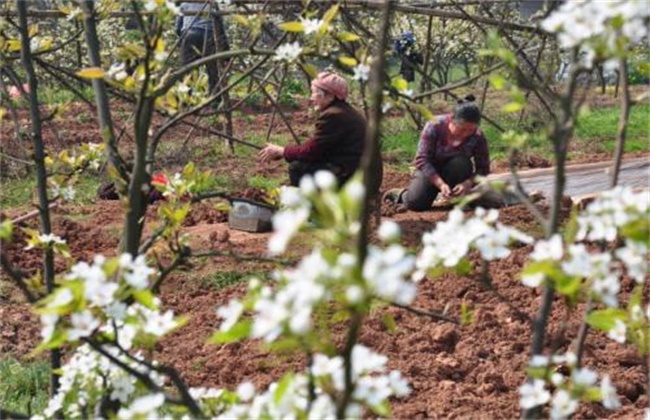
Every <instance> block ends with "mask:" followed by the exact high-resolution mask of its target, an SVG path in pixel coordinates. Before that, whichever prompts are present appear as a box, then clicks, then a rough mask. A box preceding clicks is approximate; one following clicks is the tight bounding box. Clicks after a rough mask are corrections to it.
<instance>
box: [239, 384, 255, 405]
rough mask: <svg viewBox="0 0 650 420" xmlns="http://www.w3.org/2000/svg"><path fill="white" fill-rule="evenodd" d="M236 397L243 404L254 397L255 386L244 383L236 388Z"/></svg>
mask: <svg viewBox="0 0 650 420" xmlns="http://www.w3.org/2000/svg"><path fill="white" fill-rule="evenodd" d="M237 396H238V397H239V398H240V399H241V400H242V401H244V402H246V401H250V400H252V399H253V397H254V396H255V385H253V383H252V382H244V383H241V384H239V386H238V387H237Z"/></svg>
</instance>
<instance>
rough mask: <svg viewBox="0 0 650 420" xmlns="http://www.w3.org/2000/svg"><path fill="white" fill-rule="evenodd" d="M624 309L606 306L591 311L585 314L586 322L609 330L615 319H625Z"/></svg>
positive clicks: (598, 328)
mask: <svg viewBox="0 0 650 420" xmlns="http://www.w3.org/2000/svg"><path fill="white" fill-rule="evenodd" d="M625 318H626V314H625V311H624V310H622V309H618V308H607V309H601V310H597V311H593V312H591V313H590V314H589V315H587V323H588V324H589V325H591V326H592V327H593V328H596V329H597V330H601V331H610V330H611V329H612V328H614V326H615V325H616V320H620V321H625Z"/></svg>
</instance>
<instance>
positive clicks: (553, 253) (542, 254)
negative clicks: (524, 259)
mask: <svg viewBox="0 0 650 420" xmlns="http://www.w3.org/2000/svg"><path fill="white" fill-rule="evenodd" d="M562 255H563V250H562V237H561V236H560V235H558V234H555V235H553V236H551V237H550V238H549V239H548V240H540V241H538V242H537V243H536V244H535V248H534V249H533V252H532V253H531V254H530V258H531V259H532V260H534V261H543V260H552V261H558V260H561V259H562Z"/></svg>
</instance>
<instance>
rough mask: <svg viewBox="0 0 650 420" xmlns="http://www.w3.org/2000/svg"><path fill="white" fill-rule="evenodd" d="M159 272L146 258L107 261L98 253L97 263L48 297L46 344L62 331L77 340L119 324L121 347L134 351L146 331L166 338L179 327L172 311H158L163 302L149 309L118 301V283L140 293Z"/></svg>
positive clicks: (78, 267) (80, 266)
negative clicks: (58, 331)
mask: <svg viewBox="0 0 650 420" xmlns="http://www.w3.org/2000/svg"><path fill="white" fill-rule="evenodd" d="M113 267H116V268H115V270H116V273H114V276H112V275H111V276H109V275H107V272H109V271H110V270H113V269H114V268H113ZM154 273H155V270H153V269H152V268H150V267H148V266H147V264H146V262H145V260H144V257H143V256H138V257H137V258H135V259H133V257H132V256H131V255H130V254H123V255H122V256H121V257H119V258H118V259H116V260H106V259H105V258H104V257H103V256H101V255H98V256H96V257H95V259H94V261H93V263H92V264H88V263H86V262H80V263H77V264H75V265H74V266H73V267H72V269H71V270H70V273H69V274H68V275H66V276H65V278H64V281H63V283H62V284H61V286H60V287H59V288H58V289H57V290H56V291H55V292H54V293H53V294H52V295H51V296H49V297H48V298H46V299H45V301H44V306H43V307H42V308H41V309H39V312H40V313H41V322H42V325H43V328H42V331H41V336H42V337H43V340H44V342H45V343H47V342H49V341H50V340H52V339H53V338H54V335H55V333H56V331H57V328H59V329H60V331H62V332H63V333H64V334H65V337H66V340H67V341H76V340H78V339H80V338H84V337H89V336H91V335H92V334H93V333H95V332H96V331H98V330H101V331H104V332H105V333H107V334H112V329H110V328H108V327H107V325H113V324H114V325H116V327H117V328H118V330H119V331H121V332H122V333H123V336H122V339H123V340H124V342H123V343H120V344H121V345H122V347H123V348H125V349H128V348H130V347H131V341H132V339H133V338H134V337H135V336H136V335H137V334H138V333H140V332H142V333H145V334H151V335H153V336H156V337H161V336H163V335H164V334H166V333H167V332H169V331H171V330H172V329H174V328H176V327H177V326H178V323H177V321H176V320H174V315H173V313H172V312H171V311H167V312H165V313H160V312H159V311H158V309H156V308H157V307H158V306H159V304H160V302H159V300H158V299H156V298H152V303H151V305H150V306H151V307H145V306H143V305H141V304H139V303H133V304H131V305H130V306H127V305H126V304H124V303H123V302H122V301H121V300H120V299H119V297H118V293H119V292H120V290H121V288H122V289H124V287H123V286H121V284H120V282H118V281H117V280H123V282H124V284H125V285H126V286H127V288H128V290H131V291H132V292H133V293H138V292H140V291H144V289H146V288H147V287H148V285H149V278H150V277H151V275H153V274H154ZM122 293H123V292H122ZM125 296H128V295H125ZM74 308H83V309H81V310H73V309H74ZM67 313H70V317H69V320H68V319H65V318H63V316H62V314H67ZM127 317H128V318H129V320H128V323H127ZM119 338H120V337H119V336H118V337H116V339H119Z"/></svg>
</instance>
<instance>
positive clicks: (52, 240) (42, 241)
mask: <svg viewBox="0 0 650 420" xmlns="http://www.w3.org/2000/svg"><path fill="white" fill-rule="evenodd" d="M57 244H61V245H63V244H65V241H64V240H63V239H61V237H60V236H59V235H55V234H53V233H48V234H45V233H41V234H39V235H38V236H36V241H34V242H30V243H29V244H27V246H26V247H25V250H30V249H33V248H36V246H37V245H41V246H44V247H48V246H52V245H57Z"/></svg>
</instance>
